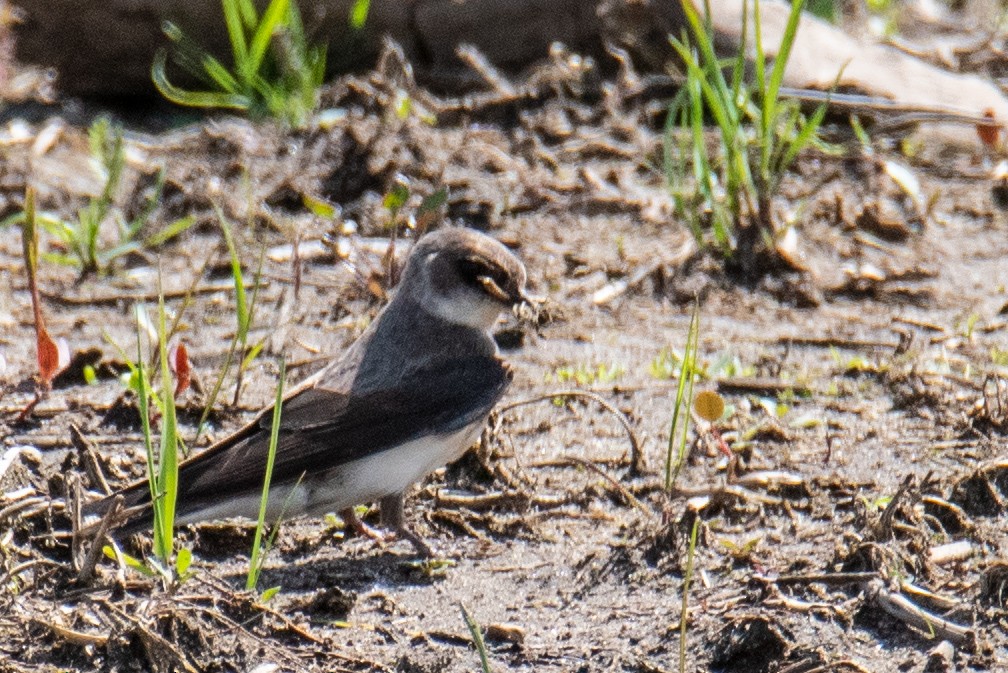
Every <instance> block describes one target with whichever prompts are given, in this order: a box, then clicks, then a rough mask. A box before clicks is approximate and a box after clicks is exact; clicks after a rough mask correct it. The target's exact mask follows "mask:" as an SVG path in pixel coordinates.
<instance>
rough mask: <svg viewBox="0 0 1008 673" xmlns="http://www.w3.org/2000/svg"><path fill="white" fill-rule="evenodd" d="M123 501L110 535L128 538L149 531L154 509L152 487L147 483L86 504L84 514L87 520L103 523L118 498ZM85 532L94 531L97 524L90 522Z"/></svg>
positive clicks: (136, 484) (140, 483)
mask: <svg viewBox="0 0 1008 673" xmlns="http://www.w3.org/2000/svg"><path fill="white" fill-rule="evenodd" d="M120 497H121V498H122V499H123V508H122V511H121V512H120V514H119V515H118V516H117V517H116V520H115V521H113V522H111V523H112V525H111V527H110V528H109V532H110V534H112V535H113V536H114V537H127V536H130V535H133V534H134V533H139V532H141V531H143V530H145V529H146V530H149V529H150V528H151V526H152V522H153V509H152V507H151V497H150V486H149V485H148V483H147V482H145V481H140V482H137V483H135V484H132V485H130V486H128V487H127V488H124V489H122V490H121V491H117V492H116V493H113V494H112V495H107V496H105V497H104V498H102V499H101V500H95V501H94V502H89V503H86V504H85V505H84V507H83V510H82V514H83V515H84V517H85V518H86V519H96V521H101V520H102V519H103V518H104V517H105V516H106V515H107V514H108V513H109V510H111V509H112V507H113V505H114V503H115V501H116V499H117V498H120ZM89 523H91V524H92V525H89V526H88V527H87V528H86V529H85V530H89V529H92V528H93V527H94V523H95V522H89Z"/></svg>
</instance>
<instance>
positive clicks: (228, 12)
mask: <svg viewBox="0 0 1008 673" xmlns="http://www.w3.org/2000/svg"><path fill="white" fill-rule="evenodd" d="M221 7H222V9H223V10H224V25H225V26H226V27H227V33H228V39H229V40H230V41H231V57H232V58H233V59H234V64H235V69H236V70H238V73H239V75H240V76H241V77H242V79H243V80H244V79H245V77H244V76H245V75H246V73H245V72H244V70H243V68H244V67H245V66H246V64H248V62H249V46H248V42H246V40H245V23H244V21H243V18H242V8H241V7H240V6H239V0H221ZM253 11H254V9H253Z"/></svg>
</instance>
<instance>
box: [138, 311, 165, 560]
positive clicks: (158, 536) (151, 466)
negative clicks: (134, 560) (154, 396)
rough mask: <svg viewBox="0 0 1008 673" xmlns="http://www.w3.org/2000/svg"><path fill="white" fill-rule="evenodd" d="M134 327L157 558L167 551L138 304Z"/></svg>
mask: <svg viewBox="0 0 1008 673" xmlns="http://www.w3.org/2000/svg"><path fill="white" fill-rule="evenodd" d="M134 310H135V314H136V329H137V359H136V364H135V365H134V366H132V367H131V369H132V370H133V373H134V374H135V376H136V381H135V391H136V394H137V407H138V410H139V412H140V428H141V430H142V432H143V438H144V451H145V455H146V456H147V483H148V484H149V485H150V495H151V503H152V506H153V507H152V509H153V510H154V521H153V528H152V531H153V536H154V554H155V555H156V556H157V557H158V558H162V559H164V558H166V557H167V554H168V552H167V551H166V548H167V547H168V545H166V543H165V540H164V538H163V532H164V527H163V525H162V508H161V503H162V501H161V492H160V487H159V485H158V474H159V472H160V470H159V468H158V464H157V461H156V459H155V456H154V441H153V439H152V436H151V424H150V389H149V388H148V384H147V371H146V369H145V368H144V358H143V349H142V348H141V344H142V339H141V335H142V334H143V331H144V330H143V327H141V321H140V312H141V311H142V310H143V309H142V307H141V305H140V304H137V305H136V307H135V309H134Z"/></svg>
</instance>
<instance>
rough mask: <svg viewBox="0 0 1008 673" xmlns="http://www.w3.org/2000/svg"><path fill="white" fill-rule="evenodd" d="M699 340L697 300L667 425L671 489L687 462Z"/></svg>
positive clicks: (667, 477) (668, 484)
mask: <svg viewBox="0 0 1008 673" xmlns="http://www.w3.org/2000/svg"><path fill="white" fill-rule="evenodd" d="M699 341H700V302H699V300H698V301H697V302H695V303H694V304H693V314H692V315H691V316H690V324H689V330H688V331H687V333H686V346H685V348H683V359H682V366H681V367H680V368H679V386H678V387H677V388H676V396H675V403H674V405H673V409H672V425H671V427H670V428H669V440H668V450H667V452H666V454H665V489H666V490H672V487H673V486H674V485H675V481H676V479H678V478H679V473H680V472H681V471H682V468H683V465H684V464H685V462H686V438H687V432H688V430H689V410H690V407H691V406H692V405H693V382H694V380H695V379H696V359H697V349H698V346H699Z"/></svg>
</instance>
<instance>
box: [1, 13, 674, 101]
mask: <svg viewBox="0 0 1008 673" xmlns="http://www.w3.org/2000/svg"><path fill="white" fill-rule="evenodd" d="M17 4H18V5H19V6H20V7H21V8H22V10H23V11H24V20H23V21H22V22H21V24H20V25H19V26H18V27H17V28H16V35H17V57H18V60H19V61H21V62H23V63H31V64H37V65H43V66H47V67H52V68H54V69H55V70H56V71H57V73H58V77H59V84H58V86H59V89H60V90H61V91H62V92H64V93H68V94H73V95H103V96H123V95H148V94H151V93H153V86H152V84H151V79H150V66H151V62H152V61H153V59H154V54H155V52H156V51H157V49H158V48H160V47H164V46H166V45H167V44H168V40H167V38H166V37H165V36H164V35H163V33H162V30H161V26H162V22H163V21H165V20H171V21H173V22H174V23H176V24H177V25H178V26H179V27H181V28H182V30H183V32H184V33H185V34H186V35H188V36H189V37H190V38H192V40H193V41H194V42H195V43H196V44H199V45H201V46H203V47H204V48H206V49H207V50H208V51H210V52H211V53H213V54H215V55H218V56H223V57H224V58H225V62H227V60H226V59H227V54H228V53H229V49H230V47H229V43H228V38H227V32H226V30H225V27H224V19H223V14H222V11H221V4H220V2H219V0H104V1H103V2H94V1H93V0H17ZM258 4H260V5H263V4H264V3H263V2H259V3H258ZM351 5H352V0H312V1H310V2H309V1H305V0H302V2H301V5H300V6H301V11H302V15H303V18H304V22H305V26H306V29H307V31H308V32H309V33H310V34H311V35H313V36H314V38H315V39H319V40H325V41H328V43H329V54H330V65H331V67H333V68H334V69H336V70H346V69H347V68H348V67H354V66H359V65H362V64H367V63H368V62H369V61H370V60H372V59H373V58H374V56H375V55H376V54H377V53H378V52H379V50H380V47H381V43H382V39H383V37H384V36H386V35H388V36H390V37H392V38H393V39H394V40H396V41H397V42H398V43H399V44H401V45H402V46H403V48H404V50H405V52H406V55H407V56H408V57H409V58H410V59H411V61H412V62H413V63H414V64H415V65H416V67H418V69H420V70H421V71H422V70H424V69H426V68H429V69H431V70H432V71H437V70H444V69H448V70H450V69H452V68H458V67H459V65H460V64H459V62H458V60H457V59H456V57H455V50H456V48H457V47H458V45H460V44H463V43H466V44H472V45H475V46H476V47H477V48H478V49H479V50H480V51H481V52H482V53H483V54H484V55H485V56H486V57H487V58H488V59H489V60H490V61H491V62H492V63H494V64H496V65H498V66H499V67H503V68H505V69H509V70H514V69H519V68H521V67H524V66H527V65H529V64H531V63H533V62H535V61H537V60H539V59H541V58H543V57H544V56H545V55H546V54H547V53H548V50H549V47H550V45H551V44H552V43H553V42H557V41H559V42H562V43H564V44H565V45H566V46H567V47H568V48H570V49H571V50H573V51H575V52H578V53H582V54H588V55H601V54H603V53H604V41H605V39H606V37H605V31H606V26H607V25H609V24H611V23H612V20H613V18H614V17H615V20H616V21H621V20H623V13H625V9H626V8H627V7H630V8H634V11H636V14H637V15H640V16H646V15H648V14H649V13H651V12H652V11H653V9H654V8H653V7H651V5H664V6H666V7H674V6H676V5H677V2H676V0H655V1H654V2H647V1H643V2H641V1H638V2H627V1H626V0H372V3H371V11H370V15H369V17H368V22H367V25H366V26H365V28H364V29H363V30H362V31H361V32H359V33H355V32H354V31H352V30H351V29H350V27H349V26H348V16H349V12H350V8H351ZM652 15H653V14H652ZM646 20H647V21H649V20H650V19H646ZM628 25H629V24H628ZM656 27H657V26H656ZM634 30H636V28H635V29H634ZM657 34H658V35H662V39H661V41H662V42H664V36H663V35H664V34H667V33H662V32H659V33H657Z"/></svg>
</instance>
